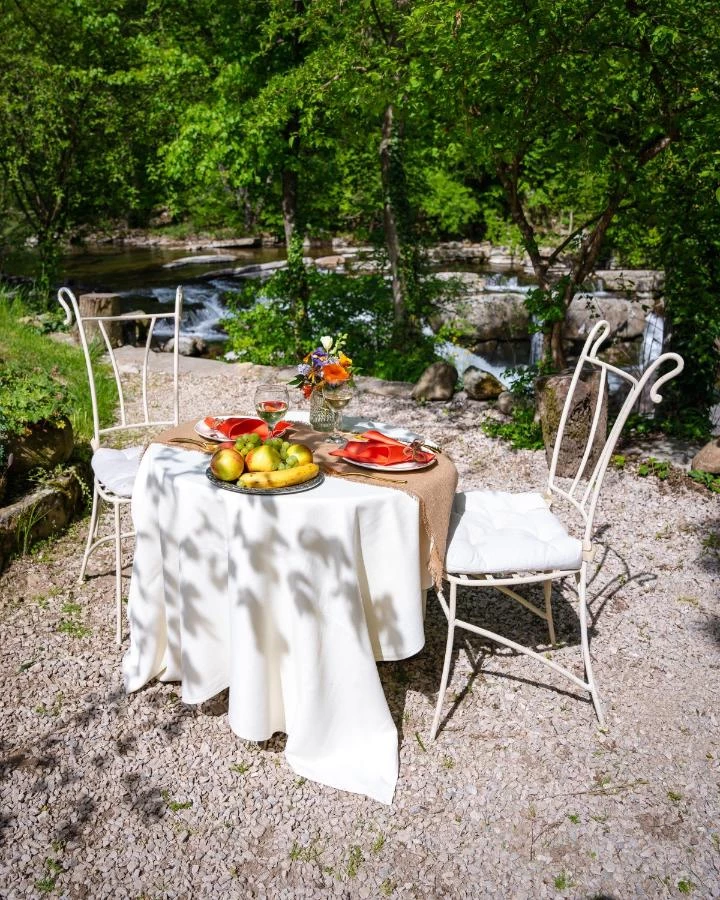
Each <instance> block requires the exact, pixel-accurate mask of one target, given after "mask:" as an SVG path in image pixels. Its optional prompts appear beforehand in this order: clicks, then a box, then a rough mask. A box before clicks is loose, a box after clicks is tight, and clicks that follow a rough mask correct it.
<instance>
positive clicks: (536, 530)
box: [430, 321, 683, 738]
mask: <svg viewBox="0 0 720 900" xmlns="http://www.w3.org/2000/svg"><path fill="white" fill-rule="evenodd" d="M609 333H610V326H609V325H608V323H607V322H604V321H599V322H597V324H596V325H595V327H594V328H593V329H592V331H591V332H590V334H589V335H588V338H587V340H586V342H585V346H584V348H583V351H582V354H581V356H580V359H579V360H578V363H577V366H576V368H575V372H574V374H573V376H572V380H571V382H570V387H569V389H568V395H567V399H566V402H565V405H564V407H563V411H562V415H561V418H560V423H559V426H558V434H557V437H556V439H555V445H554V449H553V455H552V459H551V464H550V474H549V477H548V483H547V489H546V492H545V494H544V495H543V494H539V493H506V492H503V491H469V492H467V493H459V494H457V495H456V497H455V503H454V507H453V513H452V517H451V523H450V534H449V537H448V548H447V553H446V560H445V574H444V579H445V580H446V581H447V582H448V583H449V584H450V598H449V602H448V601H447V600H446V599H445V596H444V593H443V592H442V591H439V592H438V600H439V602H440V605H441V607H442V610H443V612H444V614H445V617H446V618H447V620H448V633H447V641H446V646H445V660H444V664H443V672H442V677H441V681H440V690H439V693H438V699H437V706H436V709H435V717H434V719H433V723H432V728H431V731H430V737H431V738H435V736H436V734H437V730H438V726H439V724H440V718H441V715H442V708H443V701H444V698H445V691H446V689H447V682H448V676H449V673H450V661H451V657H452V650H453V642H454V637H455V629H456V628H461V629H466V630H467V631H471V632H474V633H475V634H479V635H481V636H482V637H486V638H488V639H490V640H492V641H494V642H496V643H499V644H501V645H503V646H505V647H509V648H510V649H511V650H514V651H516V652H517V653H522V654H525V655H526V656H530V657H532V658H533V659H535V660H537V661H538V662H541V663H542V664H543V665H544V666H548V667H549V668H551V669H552V670H553V671H555V672H557V673H559V674H561V675H563V676H564V677H565V678H568V679H569V680H570V681H571V682H572V683H573V684H574V685H575V686H576V687H578V688H580V689H581V690H583V691H587V692H588V693H589V694H590V697H591V698H592V702H593V705H594V707H595V711H596V713H597V717H598V719H599V721H600V724H602V723H603V712H602V705H601V702H600V695H599V693H598V688H597V684H596V682H595V678H594V676H593V671H592V663H591V660H590V648H589V642H588V629H587V599H586V592H587V569H588V564H589V563H590V561H591V560H592V558H593V554H594V548H593V542H592V539H593V533H594V526H593V522H594V517H595V511H596V507H597V502H598V498H599V495H600V489H601V487H602V483H603V479H604V477H605V472H606V470H607V466H608V462H609V461H610V457H611V455H612V453H613V450H614V448H615V445H616V443H617V440H618V438H619V436H620V432H621V431H622V428H623V426H624V424H625V422H626V420H627V417H628V415H629V413H630V411H631V409H632V408H633V406H634V405H635V403H636V402H637V400H638V398H639V396H640V394H641V393H642V391H643V389H644V388H645V387H646V386H647V385H648V384H650V383H651V382H652V381H653V379H654V378H655V376H656V375H657V372H658V370H659V369H660V367H661V366H663V365H664V364H665V363H667V362H672V363H673V364H674V365H673V367H672V369H671V370H670V371H668V372H666V373H665V374H664V375H662V376H660V377H659V378H657V380H656V381H655V382H654V384H652V386H651V389H650V397H651V399H652V401H653V402H654V403H658V402H659V401H660V400H661V399H662V398H661V396H660V394H659V389H660V388H661V387H662V385H663V384H665V383H666V382H667V381H669V380H670V379H671V378H674V377H675V376H676V375H678V374H679V373H680V372H681V371H682V369H683V360H682V358H681V357H680V356H678V354H677V353H665V354H663V355H662V356H660V357H658V359H656V360H655V361H654V362H653V363H652V364H651V365H649V366H648V367H647V368H646V369H645V371H644V372H643V373H642V374H641V375H640V376H639V377H635V376H633V375H632V374H630V373H628V372H625V371H623V370H622V369H619V368H617V367H616V366H613V365H610V364H609V363H607V362H605V361H603V360H601V359H600V358H599V357H598V351H599V348H600V345H601V344H602V343H603V341H605V339H606V338H607V337H608V335H609ZM586 366H591V367H594V368H595V369H597V370H599V373H600V378H599V390H598V397H597V402H596V405H595V409H594V411H593V413H592V417H591V425H590V427H589V429H588V436H587V441H586V445H585V449H584V452H583V455H582V458H581V460H580V462H579V465H578V469H577V472H576V474H575V476H574V478H573V479H571V484H570V485H569V486H567V485H565V486H563V485H561V484H559V483H558V478H557V476H556V470H557V465H558V457H559V454H560V448H561V445H562V440H563V435H564V433H565V428H566V425H567V424H568V419H569V416H570V412H571V409H572V407H573V400H574V395H575V393H576V387H577V385H578V382H579V380H580V378H581V375H582V374H583V370H584V369H585V368H586ZM609 372H612V373H614V374H615V375H616V376H618V377H619V378H621V379H623V380H624V381H625V382H628V383H629V392H628V394H627V396H626V398H625V400H624V402H623V404H622V407H621V409H620V412H619V414H618V416H617V418H616V419H615V422H614V424H613V426H612V429H611V430H610V434H609V435H608V436H607V438H606V440H605V441H604V443H603V442H602V441H600V444H601V446H602V449H601V451H600V452H599V456H598V457H597V461H596V462H594V463H593V462H592V457H593V455H594V450H593V448H594V447H595V445H596V436H598V434H599V423H600V422H601V419H602V411H603V401H604V397H605V387H606V384H607V376H608V373H609ZM595 452H597V451H595ZM569 480H570V479H569ZM555 499H558V500H562V501H565V502H566V503H567V504H568V505H569V507H570V509H571V510H572V511H573V512H574V513H575V514H576V516H577V517H578V518H579V520H580V526H579V528H578V533H577V536H574V535H572V534H570V533H568V531H567V530H566V529H565V527H564V526H563V524H562V523H561V522H560V520H559V519H558V518H557V517H556V516H555V515H554V514H553V513H552V512H551V511H550V506H551V503H552V502H553V501H554V500H555ZM568 575H572V576H574V577H575V579H576V581H577V586H578V617H579V620H580V650H581V658H582V664H583V668H584V677H580V676H579V675H578V674H576V673H575V672H573V671H571V670H570V669H568V668H566V667H565V666H562V665H560V664H559V663H557V662H555V660H553V659H550V658H548V657H547V656H545V655H541V654H540V653H537V652H536V651H535V650H532V649H531V648H530V647H525V646H523V645H521V644H519V643H517V642H515V641H513V640H511V639H510V638H508V637H505V636H504V635H501V634H498V633H497V632H494V631H490V630H489V629H487V628H482V627H480V626H478V625H475V624H474V623H472V622H467V621H465V620H463V619H460V618H458V616H457V590H458V587H460V586H467V587H492V588H495V589H497V590H498V591H500V592H501V593H503V594H505V595H507V596H509V597H511V598H512V599H513V600H516V601H517V602H518V603H520V604H522V605H523V606H524V607H525V608H526V609H528V610H529V611H530V612H531V613H533V614H534V615H535V616H537V617H539V618H540V619H542V620H544V621H545V622H546V623H547V626H548V631H549V635H550V642H551V643H552V644H554V643H555V629H554V624H553V618H552V605H551V589H552V583H553V581H556V580H558V579H562V578H565V577H567V576H568ZM528 584H542V585H543V591H544V601H545V602H544V608H543V609H541V608H539V607H538V606H536V605H535V604H533V603H531V602H530V601H529V600H528V599H526V598H525V597H523V596H522V595H520V594H518V593H517V592H516V591H515V590H514V587H516V586H519V585H528Z"/></svg>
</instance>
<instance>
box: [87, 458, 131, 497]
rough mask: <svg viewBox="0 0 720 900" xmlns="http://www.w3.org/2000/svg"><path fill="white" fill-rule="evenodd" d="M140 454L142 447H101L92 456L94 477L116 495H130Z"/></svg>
mask: <svg viewBox="0 0 720 900" xmlns="http://www.w3.org/2000/svg"><path fill="white" fill-rule="evenodd" d="M142 454H143V447H126V448H125V449H124V450H112V449H111V448H109V447H101V448H100V449H99V450H96V451H95V452H94V453H93V457H92V467H93V472H94V473H95V477H96V478H97V480H98V481H99V482H100V484H102V486H103V487H104V488H106V489H107V490H109V491H112V492H113V494H117V496H118V497H132V492H133V485H134V484H135V476H136V475H137V470H138V467H139V465H140V459H141V457H142Z"/></svg>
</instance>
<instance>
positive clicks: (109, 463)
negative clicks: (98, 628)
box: [58, 287, 183, 644]
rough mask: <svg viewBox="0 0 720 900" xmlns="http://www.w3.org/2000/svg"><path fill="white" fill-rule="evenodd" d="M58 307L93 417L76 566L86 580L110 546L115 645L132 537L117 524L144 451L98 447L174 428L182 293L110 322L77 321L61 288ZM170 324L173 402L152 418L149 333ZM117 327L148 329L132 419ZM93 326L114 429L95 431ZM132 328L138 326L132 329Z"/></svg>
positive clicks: (77, 312) (119, 635) (87, 318)
mask: <svg viewBox="0 0 720 900" xmlns="http://www.w3.org/2000/svg"><path fill="white" fill-rule="evenodd" d="M58 301H59V302H60V305H61V306H62V308H63V309H64V310H65V315H66V324H68V325H69V324H71V323H72V319H73V315H74V317H75V321H76V323H77V329H78V335H79V338H80V344H81V346H82V349H83V353H84V354H85V365H86V367H87V375H88V382H89V387H90V398H91V401H92V415H93V438H92V441H91V445H92V450H93V456H92V469H93V480H94V486H93V502H92V513H91V515H90V531H89V533H88V537H87V543H86V546H85V553H84V555H83V560H82V564H81V566H80V575H79V579H78V580H79V581H82V580H83V579H84V577H85V570H86V568H87V564H88V560H89V558H90V556H91V554H92V553H94V551H95V550H96V549H97V548H98V547H100V546H101V545H103V544H105V543H107V542H108V541H114V542H115V617H116V624H115V639H116V641H117V643H118V644H120V643H121V642H122V557H121V549H122V548H121V542H122V539H123V538H128V537H134V532H133V531H127V532H122V530H121V521H120V510H121V507H122V506H124V505H127V504H129V503H130V500H131V497H132V491H133V485H134V482H135V475H136V474H137V470H138V467H139V465H140V458H141V456H142V452H143V445H142V444H141V445H134V446H129V447H121V448H119V449H118V448H115V447H111V446H103V445H104V443H105V442H106V441H107V439H108V437H116V438H117V437H118V436H121V440H122V435H123V434H126V433H134V434H135V435H136V434H137V432H138V430H139V429H150V428H155V427H160V426H168V425H177V424H178V421H179V391H178V383H179V343H180V342H179V335H180V318H181V315H182V301H183V292H182V288H181V287H178V288H177V290H176V292H175V303H174V305H173V307H172V309H171V310H168V311H167V312H157V313H143V312H134V313H128V314H124V315H110V316H93V315H82V314H81V312H80V308H79V306H78V302H77V299H76V297H75V295H74V294H73V292H72V291H71V290H69V289H68V288H60V290H59V291H58ZM160 319H162V320H164V321H168V320H169V321H170V324H171V326H172V329H173V332H172V333H173V337H174V349H173V354H172V396H171V397H170V400H169V402H168V400H167V399H165V400H164V401H163V402H162V403H161V404H160V406H159V408H160V409H162V410H163V411H166V410H167V409H168V407H169V406H171V407H172V415H170V416H168V415H167V414H165V415H162V414H161V413H160V412H156V411H155V409H156V407H155V406H153V407H152V408H151V405H150V389H149V362H150V359H151V354H150V348H151V343H152V338H153V332H154V330H155V326H156V324H157V322H158V320H160ZM115 322H120V323H123V324H124V325H133V323H137V324H139V326H140V327H142V328H143V329H144V328H145V327H147V337H146V340H145V347H144V355H143V361H142V364H141V371H140V374H141V382H142V388H141V389H142V409H141V412H140V413H139V414H138V415H135V416H131V415H130V413H129V412H128V409H127V404H126V390H127V384H126V378H124V377H123V374H124V373H123V371H122V370H121V367H120V365H119V364H118V360H117V358H116V354H115V347H114V346H113V342H112V340H111V339H110V335H109V333H108V326H109V325H110V323H115ZM88 323H94V324H95V325H97V328H98V331H99V333H100V335H101V336H102V339H103V342H104V345H105V349H106V350H107V353H108V356H109V359H110V364H111V366H112V371H113V375H114V377H115V385H116V388H117V399H118V413H119V419H120V421H119V424H117V425H111V426H109V427H104V428H101V427H100V415H99V411H98V400H97V391H96V383H95V369H94V360H95V359H96V358H97V354H96V353H94V352H93V351H92V349H91V346H90V343H89V341H88V336H87V332H86V328H85V326H86V324H88ZM133 327H137V326H133ZM101 500H102V501H104V502H105V503H108V504H110V505H111V506H112V507H113V514H114V530H113V533H112V534H109V535H106V536H105V537H98V526H99V506H100V501H101Z"/></svg>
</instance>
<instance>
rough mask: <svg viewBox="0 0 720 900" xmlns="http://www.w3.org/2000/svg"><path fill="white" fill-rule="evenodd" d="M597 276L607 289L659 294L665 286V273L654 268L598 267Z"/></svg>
mask: <svg viewBox="0 0 720 900" xmlns="http://www.w3.org/2000/svg"><path fill="white" fill-rule="evenodd" d="M595 278H596V279H597V280H598V281H599V282H600V286H601V287H602V289H603V290H605V291H627V292H630V293H639V294H652V295H658V294H661V293H662V292H663V290H664V288H665V273H664V272H662V271H655V270H653V269H597V270H596V272H595Z"/></svg>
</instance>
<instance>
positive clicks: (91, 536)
mask: <svg viewBox="0 0 720 900" xmlns="http://www.w3.org/2000/svg"><path fill="white" fill-rule="evenodd" d="M99 506H100V495H99V494H98V490H97V487H96V486H94V487H93V501H92V512H91V513H90V529H89V531H88V536H87V541H86V543H85V554H84V555H83V560H82V564H81V566H80V574H79V575H78V584H82V582H83V581H84V579H85V570H86V569H87V564H88V560H89V559H90V553H91V548H92V545H93V541H94V540H95V538H96V537H97V527H98V507H99Z"/></svg>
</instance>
